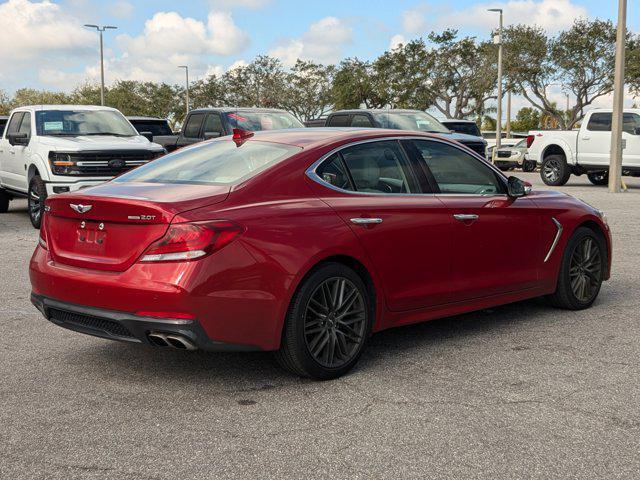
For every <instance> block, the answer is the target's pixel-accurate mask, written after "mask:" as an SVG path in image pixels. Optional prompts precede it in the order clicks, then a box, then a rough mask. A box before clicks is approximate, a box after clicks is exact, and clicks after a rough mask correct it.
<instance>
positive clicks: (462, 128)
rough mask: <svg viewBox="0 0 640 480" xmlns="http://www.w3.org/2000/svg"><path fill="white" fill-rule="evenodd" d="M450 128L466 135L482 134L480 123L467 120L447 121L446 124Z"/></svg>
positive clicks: (476, 135)
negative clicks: (458, 121)
mask: <svg viewBox="0 0 640 480" xmlns="http://www.w3.org/2000/svg"><path fill="white" fill-rule="evenodd" d="M444 125H445V126H446V127H448V128H449V129H450V130H453V131H454V132H457V133H464V134H465V135H473V136H474V137H479V136H480V129H479V128H478V125H476V124H475V123H467V122H460V123H457V122H447V123H445V124H444Z"/></svg>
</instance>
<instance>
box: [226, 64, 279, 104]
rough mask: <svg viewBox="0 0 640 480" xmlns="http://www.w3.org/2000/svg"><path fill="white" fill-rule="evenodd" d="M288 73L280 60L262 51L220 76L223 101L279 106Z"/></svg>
mask: <svg viewBox="0 0 640 480" xmlns="http://www.w3.org/2000/svg"><path fill="white" fill-rule="evenodd" d="M286 78H287V75H286V73H285V71H284V68H283V66H282V63H281V62H280V60H278V59H276V58H272V57H269V56H265V55H260V56H258V57H256V58H255V59H254V60H253V61H252V62H251V63H250V64H249V65H246V66H242V67H237V68H234V69H232V70H229V71H228V72H226V73H225V74H224V75H223V76H222V82H223V85H224V87H225V91H226V97H225V100H226V103H227V104H228V105H232V106H238V107H265V108H279V107H281V106H282V104H283V95H284V92H285V82H286Z"/></svg>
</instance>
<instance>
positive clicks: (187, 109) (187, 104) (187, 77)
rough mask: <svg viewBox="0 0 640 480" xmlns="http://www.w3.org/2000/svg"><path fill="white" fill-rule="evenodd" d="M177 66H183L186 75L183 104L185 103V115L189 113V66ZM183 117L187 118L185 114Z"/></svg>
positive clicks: (180, 66) (181, 66)
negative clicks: (185, 95)
mask: <svg viewBox="0 0 640 480" xmlns="http://www.w3.org/2000/svg"><path fill="white" fill-rule="evenodd" d="M178 68H184V74H185V77H186V87H187V88H186V94H187V97H186V99H185V104H186V111H187V115H189V66H188V65H179V66H178ZM185 118H187V117H186V116H185Z"/></svg>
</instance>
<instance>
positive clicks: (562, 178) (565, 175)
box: [540, 155, 571, 187]
mask: <svg viewBox="0 0 640 480" xmlns="http://www.w3.org/2000/svg"><path fill="white" fill-rule="evenodd" d="M570 176H571V168H570V167H569V165H568V164H567V159H566V158H565V157H564V156H563V155H549V156H548V157H546V158H545V159H544V160H543V161H542V167H541V168H540V178H542V181H543V182H544V183H545V184H546V185H550V186H553V187H558V186H561V185H564V184H566V183H567V182H568V181H569V177H570Z"/></svg>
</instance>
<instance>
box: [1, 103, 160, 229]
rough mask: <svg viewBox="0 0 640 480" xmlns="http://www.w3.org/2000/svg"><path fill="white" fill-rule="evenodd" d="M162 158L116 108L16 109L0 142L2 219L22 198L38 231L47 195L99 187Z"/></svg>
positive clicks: (42, 106) (56, 107) (68, 106)
mask: <svg viewBox="0 0 640 480" xmlns="http://www.w3.org/2000/svg"><path fill="white" fill-rule="evenodd" d="M164 153H165V150H164V149H163V148H162V147H161V146H160V145H157V144H155V143H151V142H150V141H149V140H148V139H147V138H145V137H143V136H141V135H139V134H138V132H137V131H136V130H135V128H133V126H132V125H131V124H130V123H129V121H128V120H127V119H126V118H125V117H124V116H123V115H122V114H121V113H120V112H119V111H118V110H116V109H114V108H109V107H97V106H87V105H39V106H31V107H20V108H16V109H15V110H13V111H12V112H11V116H10V117H9V122H8V123H7V126H6V128H5V131H4V134H3V135H2V138H1V139H0V213H4V212H6V211H7V209H8V208H9V201H10V200H11V199H13V198H14V197H16V196H26V197H27V199H28V203H29V217H30V218H31V223H32V224H33V226H34V227H36V228H39V227H40V220H41V218H42V208H43V205H44V200H45V199H46V198H47V196H48V195H52V194H56V193H64V192H69V191H74V190H78V189H80V188H85V187H90V186H93V185H97V184H99V183H102V182H105V181H107V180H109V179H111V178H113V177H114V176H116V175H119V174H121V173H122V172H125V171H127V170H129V169H131V168H134V167H137V166H139V165H143V164H145V163H147V162H149V161H150V160H153V159H155V158H157V157H159V156H161V155H163V154H164Z"/></svg>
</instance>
